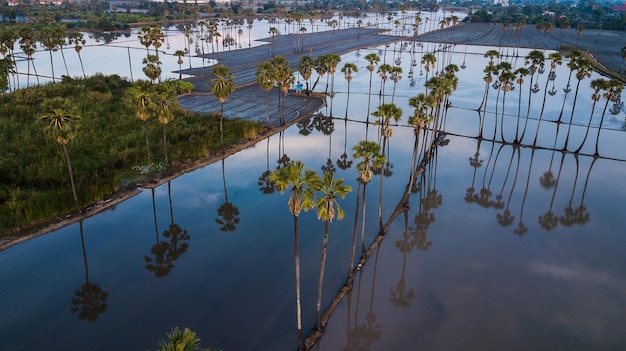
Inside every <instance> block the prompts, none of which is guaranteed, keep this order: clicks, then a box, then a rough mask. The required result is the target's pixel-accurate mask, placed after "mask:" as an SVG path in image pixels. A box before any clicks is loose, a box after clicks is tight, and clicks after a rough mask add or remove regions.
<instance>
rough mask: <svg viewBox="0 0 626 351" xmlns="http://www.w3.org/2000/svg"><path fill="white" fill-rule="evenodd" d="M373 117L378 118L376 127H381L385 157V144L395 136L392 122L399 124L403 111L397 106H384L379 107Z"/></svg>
mask: <svg viewBox="0 0 626 351" xmlns="http://www.w3.org/2000/svg"><path fill="white" fill-rule="evenodd" d="M372 116H374V117H377V118H378V120H377V121H376V122H375V124H376V125H380V126H381V130H380V134H381V136H382V137H383V152H382V153H383V155H384V154H385V143H386V141H387V139H388V138H390V137H391V136H392V135H393V130H392V129H391V126H390V122H391V120H392V119H393V120H394V122H396V123H397V122H398V121H399V120H400V118H402V110H401V109H400V108H399V107H397V106H396V104H393V103H391V104H382V105H380V106H378V109H377V110H376V111H374V112H372Z"/></svg>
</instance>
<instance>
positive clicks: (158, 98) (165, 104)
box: [154, 85, 178, 166]
mask: <svg viewBox="0 0 626 351" xmlns="http://www.w3.org/2000/svg"><path fill="white" fill-rule="evenodd" d="M154 104H155V108H156V115H157V119H158V120H159V123H161V124H162V125H163V157H164V161H165V165H166V166H169V159H168V157H167V156H168V155H167V125H168V123H170V122H171V121H172V120H173V119H174V114H173V113H172V109H173V108H176V107H178V101H177V100H176V91H174V89H172V88H169V87H167V86H164V85H157V86H156V91H155V93H154Z"/></svg>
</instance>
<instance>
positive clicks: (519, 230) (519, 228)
mask: <svg viewBox="0 0 626 351" xmlns="http://www.w3.org/2000/svg"><path fill="white" fill-rule="evenodd" d="M534 156H535V149H534V148H533V149H532V151H531V153H530V165H529V166H528V174H527V175H526V187H525V188H524V196H523V197H522V204H521V205H520V210H519V221H518V224H517V229H515V230H514V231H513V233H515V234H517V235H519V236H523V235H524V234H526V232H527V231H528V228H527V227H526V226H525V225H524V221H523V217H524V205H525V204H526V195H528V185H529V184H530V174H531V171H532V169H533V160H534Z"/></svg>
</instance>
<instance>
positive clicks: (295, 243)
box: [293, 215, 305, 351]
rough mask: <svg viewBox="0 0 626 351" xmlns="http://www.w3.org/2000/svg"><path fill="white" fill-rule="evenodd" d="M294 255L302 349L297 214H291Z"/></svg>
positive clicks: (299, 338) (301, 347)
mask: <svg viewBox="0 0 626 351" xmlns="http://www.w3.org/2000/svg"><path fill="white" fill-rule="evenodd" d="M293 239H294V246H293V251H294V257H295V269H296V323H297V328H298V345H299V350H300V351H304V350H305V347H304V335H303V334H302V302H301V296H300V248H299V247H298V216H296V215H293Z"/></svg>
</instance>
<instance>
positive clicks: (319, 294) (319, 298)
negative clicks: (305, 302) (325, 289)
mask: <svg viewBox="0 0 626 351" xmlns="http://www.w3.org/2000/svg"><path fill="white" fill-rule="evenodd" d="M328 207H330V206H327V210H330V209H329V208H328ZM324 222H325V223H324V241H323V243H322V263H321V265H320V279H319V285H318V287H317V330H319V331H324V329H325V326H322V320H321V319H322V285H323V283H324V270H325V266H326V250H327V248H328V228H329V226H330V221H328V220H326V221H324Z"/></svg>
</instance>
